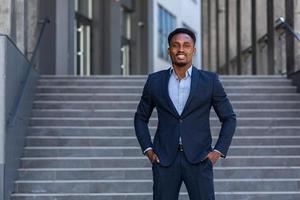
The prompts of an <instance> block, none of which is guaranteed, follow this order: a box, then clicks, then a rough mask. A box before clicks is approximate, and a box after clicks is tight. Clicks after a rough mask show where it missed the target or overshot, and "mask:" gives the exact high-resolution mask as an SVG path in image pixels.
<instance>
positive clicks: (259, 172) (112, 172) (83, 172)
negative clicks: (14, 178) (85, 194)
mask: <svg viewBox="0 0 300 200" xmlns="http://www.w3.org/2000/svg"><path fill="white" fill-rule="evenodd" d="M18 172H19V178H18V180H103V179H104V180H128V179H136V180H140V179H151V178H152V170H151V168H146V167H145V168H81V169H74V168H65V169H64V168H61V169H57V168H49V169H43V168H41V169H31V168H30V169H27V168H22V169H19V170H18ZM214 177H215V178H216V179H227V178H231V179H241V178H245V179H251V178H261V179H266V178H276V179H282V178H296V179H300V167H215V168H214Z"/></svg>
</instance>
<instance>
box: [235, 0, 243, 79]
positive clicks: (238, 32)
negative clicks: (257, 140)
mask: <svg viewBox="0 0 300 200" xmlns="http://www.w3.org/2000/svg"><path fill="white" fill-rule="evenodd" d="M236 36H237V41H236V48H237V62H236V66H237V74H238V75H240V74H242V58H241V56H242V54H241V51H242V45H241V0H237V1H236Z"/></svg>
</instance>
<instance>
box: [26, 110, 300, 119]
mask: <svg viewBox="0 0 300 200" xmlns="http://www.w3.org/2000/svg"><path fill="white" fill-rule="evenodd" d="M135 112H136V110H135V109H99V110H88V109H78V110H76V109H33V110H32V113H31V116H32V117H33V118H44V117H45V118H47V117H54V118H63V117H72V118H76V117H78V118H80V117H90V118H93V117H97V118H103V117H109V118H111V117H113V118H133V117H134V114H135ZM234 112H235V113H236V115H237V118H238V119H239V118H244V117H245V118H246V117H257V118H260V117H264V118H267V117H269V118H275V117H281V118H284V117H287V118H291V117H296V118H300V109H236V110H234ZM152 117H157V112H156V111H153V113H152ZM211 117H215V118H216V117H217V116H216V113H215V112H214V111H211Z"/></svg>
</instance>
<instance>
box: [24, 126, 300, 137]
mask: <svg viewBox="0 0 300 200" xmlns="http://www.w3.org/2000/svg"><path fill="white" fill-rule="evenodd" d="M149 130H150V132H151V133H152V135H154V133H155V130H156V127H149ZM219 131H220V127H211V132H212V135H214V136H217V135H218V134H219ZM27 135H28V136H135V131H134V128H133V126H124V127H115V126H114V127H113V126H111V127H82V126H72V127H70V126H30V127H28V134H27ZM284 135H291V136H300V126H272V127H269V126H256V127H255V126H237V128H236V132H235V136H284Z"/></svg>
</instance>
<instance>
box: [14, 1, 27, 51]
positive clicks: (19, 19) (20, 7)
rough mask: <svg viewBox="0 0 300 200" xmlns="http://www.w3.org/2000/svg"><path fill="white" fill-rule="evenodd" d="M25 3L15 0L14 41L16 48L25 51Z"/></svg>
mask: <svg viewBox="0 0 300 200" xmlns="http://www.w3.org/2000/svg"><path fill="white" fill-rule="evenodd" d="M26 18H27V3H26V2H25V0H16V27H17V29H16V41H17V46H18V48H19V49H20V50H21V51H22V52H23V53H25V51H26V48H27V31H26V29H27V21H26Z"/></svg>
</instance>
